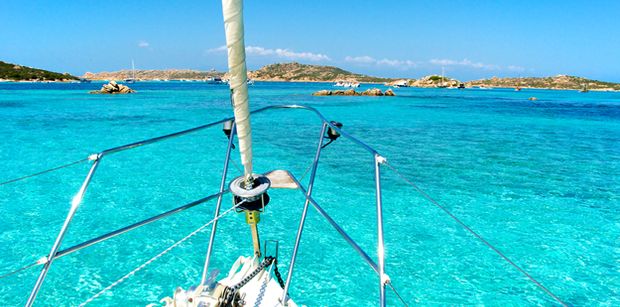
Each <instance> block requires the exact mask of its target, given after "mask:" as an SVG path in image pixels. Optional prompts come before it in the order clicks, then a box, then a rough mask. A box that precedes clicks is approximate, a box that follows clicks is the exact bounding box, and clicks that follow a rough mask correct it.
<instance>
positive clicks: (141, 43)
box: [138, 41, 150, 48]
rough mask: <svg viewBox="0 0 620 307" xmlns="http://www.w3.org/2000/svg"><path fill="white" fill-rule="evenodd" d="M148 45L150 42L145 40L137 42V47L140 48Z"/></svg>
mask: <svg viewBox="0 0 620 307" xmlns="http://www.w3.org/2000/svg"><path fill="white" fill-rule="evenodd" d="M149 46H150V44H149V42H147V41H139V42H138V47H140V48H148V47H149Z"/></svg>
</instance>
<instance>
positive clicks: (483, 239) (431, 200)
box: [384, 161, 568, 307]
mask: <svg viewBox="0 0 620 307" xmlns="http://www.w3.org/2000/svg"><path fill="white" fill-rule="evenodd" d="M384 164H385V165H386V166H387V167H389V168H390V169H391V170H392V171H394V173H395V174H396V175H397V176H398V177H400V179H402V180H403V181H405V182H406V183H407V184H409V185H410V186H411V187H412V188H414V189H415V190H416V191H417V192H418V193H420V195H422V197H424V198H425V199H426V200H428V201H429V202H430V203H431V204H433V205H435V206H436V207H437V208H439V209H441V210H443V211H444V212H445V213H446V214H447V215H448V216H450V217H451V218H452V219H453V220H454V221H455V222H457V223H458V224H459V225H461V227H463V229H465V230H467V231H468V232H469V233H471V234H472V235H473V236H474V237H476V238H477V239H478V240H480V242H482V243H483V244H484V245H486V246H487V247H489V248H490V249H491V250H493V251H494V252H495V253H496V254H498V255H499V256H500V257H502V258H503V259H504V260H505V261H506V262H508V264H510V265H511V266H513V267H514V268H515V269H517V271H519V272H521V274H523V275H524V276H525V277H527V278H528V279H529V280H530V281H531V282H533V283H534V284H535V285H536V286H538V287H539V288H540V289H542V290H543V291H544V292H545V293H547V294H548V295H549V296H550V297H552V298H553V299H554V300H555V301H557V302H558V303H560V304H561V305H562V306H566V307H568V305H567V304H566V303H565V302H564V301H562V299H560V298H559V297H558V296H557V295H555V294H554V293H553V292H551V290H549V289H547V287H545V286H543V284H542V283H540V282H539V281H538V280H536V279H535V278H534V277H532V275H530V274H529V273H528V272H527V271H525V270H524V269H523V268H521V267H520V266H519V265H517V264H516V263H515V262H514V261H512V260H510V258H508V256H506V255H504V253H502V252H501V251H500V250H499V249H497V248H496V247H495V246H493V244H491V243H490V242H489V241H487V240H486V239H485V238H484V237H482V236H481V235H480V234H478V233H477V232H476V231H474V230H473V229H471V228H470V227H469V226H467V224H465V223H464V222H463V221H461V220H460V219H459V218H458V217H456V216H455V215H454V214H453V213H452V212H450V210H448V209H447V208H446V207H444V206H442V205H441V204H440V203H439V202H437V201H436V200H435V199H434V198H432V197H431V196H430V195H428V194H427V193H426V192H424V190H422V189H421V188H420V187H419V186H418V185H416V184H415V183H413V182H412V181H411V180H409V179H407V178H406V177H405V176H403V175H402V174H401V173H400V172H399V171H398V170H397V169H396V168H394V166H392V165H391V164H389V163H388V162H387V161H386V162H385V163H384Z"/></svg>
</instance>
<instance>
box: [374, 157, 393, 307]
mask: <svg viewBox="0 0 620 307" xmlns="http://www.w3.org/2000/svg"><path fill="white" fill-rule="evenodd" d="M384 162H385V158H384V157H382V156H380V155H378V154H375V155H374V163H375V189H376V192H375V193H376V196H377V258H378V259H377V264H378V269H379V306H381V307H384V306H385V302H386V299H385V285H386V284H387V283H388V282H389V278H388V277H387V275H386V274H385V247H384V241H383V203H382V201H381V164H383V163H384Z"/></svg>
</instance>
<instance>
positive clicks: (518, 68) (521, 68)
mask: <svg viewBox="0 0 620 307" xmlns="http://www.w3.org/2000/svg"><path fill="white" fill-rule="evenodd" d="M506 68H508V70H510V71H517V72H522V71H525V67H521V66H516V65H509V66H508V67H506Z"/></svg>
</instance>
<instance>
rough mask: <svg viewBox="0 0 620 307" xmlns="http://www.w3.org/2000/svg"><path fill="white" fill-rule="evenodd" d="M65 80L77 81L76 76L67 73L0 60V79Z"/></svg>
mask: <svg viewBox="0 0 620 307" xmlns="http://www.w3.org/2000/svg"><path fill="white" fill-rule="evenodd" d="M2 80H4V81H31V82H50V81H56V82H67V81H77V80H78V77H75V76H72V75H70V74H68V73H64V74H61V73H57V72H53V71H48V70H43V69H38V68H32V67H27V66H22V65H17V64H12V63H7V62H3V61H0V81H2Z"/></svg>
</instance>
